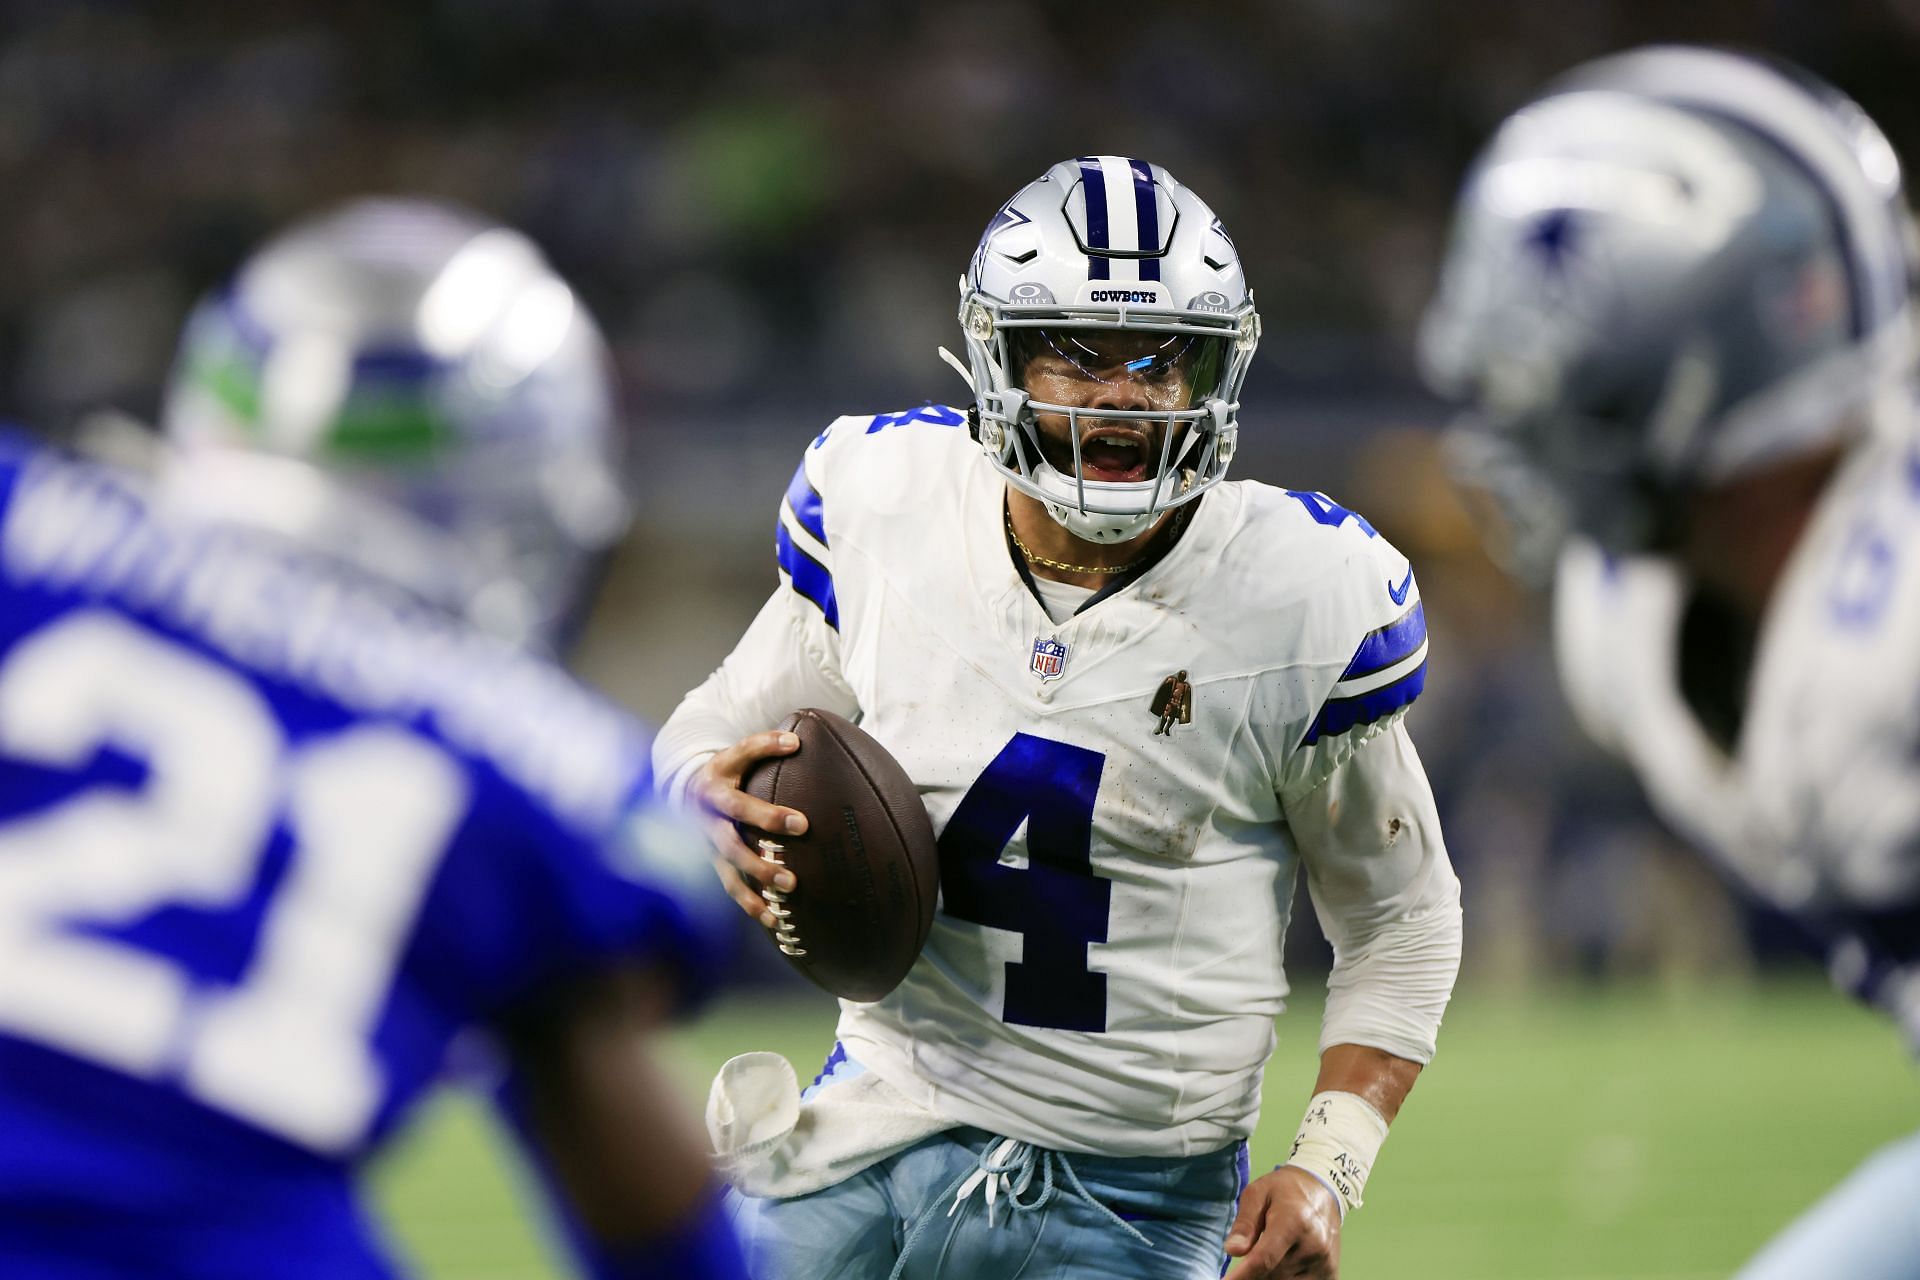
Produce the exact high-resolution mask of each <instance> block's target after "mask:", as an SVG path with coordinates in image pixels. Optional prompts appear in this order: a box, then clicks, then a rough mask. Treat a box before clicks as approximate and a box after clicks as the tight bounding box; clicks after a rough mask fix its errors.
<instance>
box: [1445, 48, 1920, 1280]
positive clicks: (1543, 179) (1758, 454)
mask: <svg viewBox="0 0 1920 1280" xmlns="http://www.w3.org/2000/svg"><path fill="white" fill-rule="evenodd" d="M1911 234H1912V233H1911V223H1910V218H1909V215H1908V212H1907V208H1906V206H1905V203H1904V201H1903V197H1902V193H1901V182H1900V169H1899V165H1898V163H1897V161H1896V160H1895V158H1894V154H1893V152H1892V150H1891V149H1890V148H1889V147H1888V145H1887V142H1886V140H1885V138H1884V137H1883V136H1882V135H1881V133H1880V131H1879V130H1878V129H1877V128H1876V127H1875V126H1874V125H1873V123H1872V122H1871V121H1870V120H1868V119H1867V117H1866V116H1865V115H1864V114H1863V113H1862V112H1861V111H1860V109H1859V108H1858V107H1856V106H1855V105H1854V104H1853V103H1851V102H1849V101H1847V100H1846V99H1845V98H1843V97H1841V96H1840V95H1839V94H1838V93H1836V92H1835V91H1834V90H1832V89H1831V88H1829V87H1828V86H1826V85H1824V84H1821V83H1818V82H1817V81H1814V80H1813V79H1812V78H1811V77H1808V76H1806V75H1805V74H1804V73H1802V72H1799V71H1797V70H1796V69H1794V68H1789V67H1784V66H1778V65H1775V64H1772V63H1767V62H1762V61H1758V60H1755V59H1751V58H1747V57H1744V56H1740V55H1736V54H1732V53H1725V52H1719V51H1715V50H1707V49H1691V48H1683V47H1661V48H1650V49H1645V50H1639V51H1636V52H1633V53H1629V54H1623V55H1620V56H1617V57H1613V58H1608V59H1604V60H1601V61H1599V62H1595V63H1591V64H1588V65H1586V66H1584V67H1581V68H1578V69H1577V70H1575V71H1574V72H1572V73H1570V74H1569V75H1568V76H1567V77H1566V78H1565V79H1564V80H1562V81H1560V82H1559V83H1557V84H1555V85H1554V86H1552V87H1551V88H1550V89H1549V90H1548V91H1547V92H1546V93H1545V94H1544V95H1543V96H1541V97H1540V98H1538V99H1537V100H1535V101H1534V102H1533V103H1531V104H1530V105H1528V106H1526V107H1524V108H1522V109H1521V110H1520V111H1519V112H1518V113H1516V114H1515V115H1514V116H1513V117H1512V118H1511V119H1509V120H1508V121H1507V122H1506V123H1505V124H1504V125H1503V126H1502V127H1501V128H1500V130H1499V132H1498V133H1497V134H1496V135H1495V136H1494V138H1493V140H1492V142H1491V143H1489V144H1488V146H1487V148H1486V150H1485V152H1484V153H1483V155H1482V156H1481V158H1480V160H1479V162H1478V163H1477V164H1476V166H1475V167H1474V169H1473V171H1472V173H1471V174H1470V176H1469V177H1468V179H1467V182H1466V186H1465V189H1464V192H1463V194H1462V196H1461V201H1460V206H1459V211H1458V216H1457V220H1456V224H1455V227H1454V236H1453V242H1452V247H1451V249H1450V252H1449V256H1448V258H1447V261H1446V265H1445V269H1444V272H1443V276H1442V279H1441V284H1440V289H1439V293H1438V296H1437V297H1436V299H1435V301H1434V304H1433V307H1432V310H1431V311H1430V313H1429V315H1428V318H1427V321H1426V325H1425V328H1424V330H1423V334H1422V348H1423V357H1424V361H1425V364H1426V365H1427V367H1428V369H1429V371H1430V375H1431V377H1432V379H1433V381H1434V383H1435V385H1436V387H1437V388H1438V389H1440V390H1441V391H1442V392H1443V393H1445V394H1447V395H1449V396H1451V397H1453V398H1455V399H1456V400H1458V401H1460V402H1462V403H1463V404H1465V405H1466V406H1467V415H1466V417H1465V419H1464V420H1463V421H1462V423H1461V424H1460V426H1459V427H1458V428H1456V431H1455V435H1454V445H1455V447H1456V448H1457V449H1458V451H1459V457H1460V461H1461V465H1462V468H1463V470H1464V471H1465V473H1466V475H1467V478H1469V479H1470V480H1473V481H1474V482H1476V483H1477V484H1478V485H1480V486H1481V487H1483V488H1484V489H1485V490H1486V491H1487V492H1488V493H1490V494H1491V495H1492V496H1493V497H1494V498H1495V499H1496V500H1497V502H1496V506H1497V509H1498V510H1500V512H1501V513H1502V514H1503V515H1504V518H1505V523H1506V525H1507V527H1508V537H1507V546H1508V548H1509V550H1510V551H1511V552H1512V553H1513V556H1514V558H1515V560H1516V562H1517V567H1520V568H1521V569H1523V570H1525V569H1527V568H1529V567H1531V568H1535V569H1538V570H1540V571H1542V572H1545V571H1546V570H1547V568H1548V567H1549V566H1553V565H1554V563H1555V560H1556V557H1557V570H1556V580H1555V592H1556V598H1555V630H1556V644H1557V649H1558V654H1559V660H1560V667H1561V672H1562V678H1563V683H1564V685H1565V687H1566V690H1567V693H1568V696H1569V699H1570V700H1571V702H1572V704H1573V706H1574V709H1575V711H1576V713H1577V714H1578V715H1579V717H1580V718H1581V720H1582V721H1583V722H1584V723H1585V725H1586V726H1587V727H1588V729H1589V730H1590V731H1591V732H1592V733H1593V735H1594V736H1595V737H1596V738H1597V739H1598V740H1599V741H1600V742H1601V743H1602V744H1604V745H1606V746H1608V747H1610V748H1611V749H1613V750H1615V751H1617V752H1618V753H1620V754H1621V755H1622V756H1624V757H1625V758H1626V759H1627V761H1628V762H1629V763H1630V764H1631V765H1632V766H1633V767H1634V769H1635V770H1636V772H1637V773H1638V774H1639V775H1640V778H1641V780H1642V782H1643V783H1644V784H1645V786H1646V789H1647V791H1648V793H1649V795H1650V796H1651V797H1652V799H1653V802H1654V804H1655V805H1656V807H1657V808H1659V809H1660V810H1661V812H1662V813H1663V814H1664V815H1665V816H1666V817H1667V818H1668V819H1669V820H1670V821H1671V822H1672V823H1673V825H1674V826H1675V827H1676V828H1677V829H1679V830H1680V831H1682V832H1683V833H1685V834H1686V835H1688V836H1690V837H1691V838H1692V839H1694V840H1695V841H1697V842H1698V843H1700V844H1701V845H1702V846H1704V847H1705V848H1706V849H1708V850H1709V851H1710V852H1711V853H1712V855H1713V856H1714V858H1715V860H1716V861H1717V863H1718V864H1719V866H1720V867H1722V868H1723V869H1724V870H1725V872H1726V873H1727V874H1729V875H1730V876H1732V877H1733V878H1735V879H1736V880H1737V881H1738V882H1739V883H1740V884H1741V885H1743V886H1744V887H1745V888H1746V890H1747V891H1749V892H1750V893H1752V894H1754V895H1757V896H1758V897H1759V898H1761V899H1763V900H1764V901H1766V902H1768V903H1770V904H1772V905H1773V906H1775V907H1777V908H1780V909H1782V910H1785V911H1789V912H1792V913H1794V914H1795V915H1797V916H1798V917H1799V918H1800V919H1802V920H1803V921H1805V922H1806V923H1807V924H1808V925H1810V926H1811V927H1812V928H1813V929H1814V930H1815V931H1817V932H1818V933H1820V934H1821V935H1823V936H1824V937H1825V938H1826V939H1828V941H1829V943H1830V945H1831V957H1832V964H1833V971H1834V974H1835V976H1836V978H1837V979H1838V980H1839V981H1840V982H1841V983H1842V984H1843V985H1844V986H1847V987H1849V988H1851V989H1852V990H1854V991H1855V992H1856V993H1858V994H1859V995H1861V996H1862V997H1864V998H1866V999H1868V1000H1870V1001H1872V1002H1874V1003H1876V1004H1878V1005H1880V1006H1882V1007H1883V1008H1885V1009H1886V1010H1887V1011H1888V1012H1889V1013H1890V1014H1892V1015H1893V1017H1895V1018H1896V1019H1898V1020H1899V1022H1900V1024H1901V1025H1902V1027H1903V1028H1904V1029H1905V1031H1906V1033H1907V1035H1908V1036H1909V1037H1910V1038H1911V1039H1912V1040H1913V1041H1914V1043H1915V1044H1916V1046H1920V432H1916V424H1917V422H1920V419H1917V418H1916V414H1915V410H1914V405H1913V398H1912V395H1913V388H1912V386H1911V383H1910V377H1911V374H1912V370H1913V353H1914V335H1913V332H1912V329H1911V315H1912V311H1911V307H1910V303H1909V293H1910V277H1911V265H1912V256H1911V249H1912V238H1911ZM1803 1122H1806V1123H1818V1119H1817V1115H1816V1116H1814V1117H1812V1118H1810V1119H1808V1120H1805V1121H1803ZM1783 1158H1785V1159H1789V1160H1791V1159H1792V1158H1793V1157H1792V1153H1791V1150H1788V1151H1787V1152H1786V1153H1785V1154H1784V1156H1783ZM1916 1206H1920V1139H1908V1140H1907V1141H1906V1142H1905V1143H1904V1144H1903V1145H1900V1146H1895V1147H1892V1148H1889V1149H1888V1150H1887V1151H1886V1152H1884V1153H1882V1154H1881V1155H1880V1156H1878V1157H1876V1159H1875V1160H1874V1161H1872V1162H1871V1163H1869V1164H1868V1165H1866V1166H1865V1167H1863V1168H1862V1169H1861V1170H1860V1172H1859V1173H1858V1174H1856V1175H1855V1176H1854V1178H1853V1179H1851V1180H1850V1181H1849V1182H1847V1183H1846V1184H1845V1185H1843V1186H1842V1187H1841V1188H1840V1189H1838V1190H1837V1191H1836V1192H1834V1193H1833V1195H1832V1196H1831V1197H1829V1198H1828V1199H1827V1200H1826V1201H1824V1202H1823V1203H1822V1204H1821V1205H1820V1206H1819V1207H1817V1208H1816V1209H1815V1210H1814V1211H1813V1212H1812V1213H1810V1214H1809V1215H1808V1216H1807V1217H1806V1218H1805V1219H1803V1220H1802V1221H1801V1222H1800V1223H1798V1224H1797V1225H1796V1226H1794V1227H1793V1228H1792V1229H1791V1230H1789V1231H1788V1232H1787V1233H1786V1234H1785V1235H1784V1236H1782V1237H1781V1238H1780V1239H1779V1240H1778V1241H1776V1242H1775V1243H1774V1244H1773V1245H1772V1246H1770V1247H1769V1248H1768V1250H1767V1251H1765V1252H1764V1253H1762V1254H1761V1255H1760V1256H1759V1257H1758V1258H1757V1259H1755V1260H1754V1261H1753V1262H1752V1263H1751V1264H1750V1266H1749V1267H1748V1269H1747V1270H1746V1271H1744V1272H1743V1273H1742V1275H1743V1276H1745V1277H1748V1278H1749V1280H1761V1278H1764V1280H1785V1278H1786V1277H1804V1276H1816V1275H1818V1276H1845V1277H1848V1280H1896V1278H1899V1280H1911V1278H1912V1277H1920V1209H1916ZM1682 1211H1684V1207H1682Z"/></svg>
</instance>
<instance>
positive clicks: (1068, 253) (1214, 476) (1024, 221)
mask: <svg viewBox="0 0 1920 1280" xmlns="http://www.w3.org/2000/svg"><path fill="white" fill-rule="evenodd" d="M960 327H961V330H962V332H963V334H964V336H965V339H966V348H967V364H968V370H967V372H968V377H969V380H970V381H971V383H972V385H973V389H974V406H975V419H976V421H975V428H974V429H975V432H976V434H977V437H978V439H979V441H980V446H981V448H982V449H983V450H984V451H985V452H986V455H987V457H988V459H989V460H990V461H991V462H992V463H993V465H994V466H995V467H996V468H998V469H999V470H1000V471H1001V473H1002V474H1004V475H1005V476H1006V478H1007V482H1008V483H1009V484H1011V485H1013V486H1014V487H1015V488H1017V489H1019V490H1020V491H1021V492H1023V493H1027V494H1030V495H1031V496H1033V497H1035V498H1038V499H1039V500H1040V501H1041V502H1043V503H1045V504H1046V508H1047V510H1048V512H1049V513H1051V514H1052V516H1053V518H1054V519H1055V520H1057V521H1059V522H1060V523H1061V524H1062V525H1064V526H1065V527H1066V528H1067V529H1068V530H1069V531H1070V532H1072V533H1073V534H1075V535H1076V536H1078V537H1082V538H1086V539H1088V540H1090V541H1095V542H1122V541H1126V540H1127V539H1130V538H1133V537H1137V536H1138V535H1139V534H1141V533H1143V532H1144V531H1145V530H1146V529H1147V528H1148V527H1149V526H1150V525H1151V524H1152V523H1153V521H1154V520H1155V519H1156V518H1158V517H1159V515H1160V514H1161V513H1162V512H1164V511H1167V510H1169V509H1171V508H1173V507H1176V506H1179V505H1180V504H1181V503H1184V502H1190V501H1192V500H1193V499H1195V498H1197V497H1199V496H1200V495H1201V494H1202V493H1204V492H1205V491H1206V490H1207V489H1209V488H1211V487H1212V486H1213V485H1215V484H1217V483H1219V481H1220V480H1221V478H1222V477H1224V476H1225V475H1226V471H1227V466H1228V464H1229V463H1230V462H1232V460H1233V452H1234V445H1235V442H1236V438H1237V433H1238V431H1239V411H1240V404H1239V400H1240V387H1241V384H1242V383H1243V382H1244V381H1245V380H1246V376H1247V367H1248V365H1249V364H1250V363H1251V362H1252V360H1253V351H1254V346H1255V344H1256V343H1257V342H1258V341H1259V337H1260V321H1259V317H1258V316H1257V315H1256V314H1255V313H1254V308H1253V295H1252V293H1251V292H1249V291H1248V289H1247V282H1246V278H1245V276H1244V275H1243V274H1242V273H1241V269H1240V256H1239V254H1238V253H1236V252H1235V251H1234V247H1233V241H1232V240H1230V239H1228V238H1227V233H1226V231H1225V229H1224V228H1222V227H1221V225H1220V220H1219V219H1218V218H1216V217H1215V216H1214V214H1213V211H1212V210H1211V209H1209V208H1208V207H1207V206H1206V205H1205V204H1204V203H1202V202H1201V200H1200V198H1199V197H1198V196H1196V195H1194V194H1193V192H1191V191H1189V190H1187V188H1185V187H1184V186H1181V185H1180V183H1178V182H1177V181H1175V180H1174V178H1173V176H1172V175H1171V174H1169V173H1168V172H1167V171H1166V170H1165V169H1162V168H1161V167H1160V166H1159V165H1156V164H1148V163H1146V162H1145V161H1143V160H1136V159H1131V158H1129V157H1126V156H1081V157H1079V158H1078V159H1074V160H1066V161H1062V162H1061V163H1059V164H1056V165H1054V166H1053V167H1052V168H1051V169H1049V170H1048V171H1047V172H1046V174H1045V175H1044V176H1043V177H1041V178H1040V179H1039V180H1038V181H1036V182H1032V183H1029V184H1028V185H1027V186H1026V187H1024V188H1022V189H1021V190H1020V192H1019V193H1018V194H1017V195H1015V196H1014V197H1013V199H1011V200H1009V201H1007V203H1006V204H1005V205H1003V206H1002V207H1001V209H1000V211H999V212H998V213H997V214H995V215H994V217H993V221H992V222H990V223H989V224H988V226H987V229H986V232H985V233H984V234H983V235H982V236H981V237H980V244H979V247H978V248H977V249H975V250H974V254H973V261H972V262H971V263H970V264H969V265H968V267H967V273H966V274H965V275H964V276H962V277H961V279H960ZM1092 330H1109V331H1110V330H1125V331H1129V332H1132V333H1139V334H1150V335H1154V337H1155V339H1157V341H1150V342H1149V344H1148V346H1150V347H1151V348H1152V349H1151V350H1144V351H1143V353H1142V354H1141V356H1140V358H1139V359H1137V360H1135V361H1132V362H1131V363H1129V365H1128V366H1127V367H1128V369H1129V370H1131V369H1133V367H1134V366H1135V365H1143V366H1144V365H1148V364H1153V365H1155V366H1158V367H1171V366H1172V365H1174V364H1175V362H1178V363H1179V364H1180V367H1181V368H1182V369H1183V370H1184V371H1185V376H1187V378H1188V379H1189V382H1190V388H1189V394H1188V395H1187V396H1186V403H1185V404H1183V405H1180V406H1179V407H1177V408H1174V409H1169V410H1165V411H1162V410H1158V409H1147V410H1142V409H1118V408H1102V409H1087V408H1076V407H1071V406H1067V405H1059V404H1048V403H1045V402H1042V401H1036V400H1034V399H1033V398H1032V397H1031V396H1030V395H1029V394H1028V391H1027V389H1026V387H1025V386H1024V385H1023V374H1024V371H1025V367H1026V362H1027V361H1028V360H1029V359H1031V358H1032V357H1033V356H1034V355H1035V354H1036V353H1038V352H1041V351H1046V352H1049V353H1051V354H1052V355H1054V356H1057V357H1060V358H1062V359H1065V360H1067V361H1068V362H1069V363H1070V364H1074V365H1082V366H1084V365H1086V356H1087V353H1086V349H1085V348H1084V347H1083V346H1082V345H1081V344H1080V343H1079V342H1078V341H1077V340H1076V334H1085V333H1086V332H1087V331H1092ZM1087 372H1088V373H1089V375H1090V376H1093V375H1094V371H1093V370H1092V369H1091V368H1090V367H1089V368H1088V369H1087ZM1036 414H1057V415H1059V416H1061V417H1063V418H1065V419H1066V420H1067V422H1068V426H1069V432H1070V436H1071V440H1072V448H1073V468H1072V473H1071V474H1066V473H1063V472H1062V471H1061V470H1060V469H1059V468H1058V467H1056V466H1054V465H1052V464H1051V463H1049V462H1048V461H1047V459H1046V458H1045V457H1044V456H1043V454H1042V452H1041V445H1040V436H1039V427H1038V424H1037V422H1036V420H1035V415H1036ZM1143 422H1158V423H1165V424H1166V425H1167V430H1166V433H1165V436H1164V439H1163V442H1162V448H1161V450H1160V457H1158V458H1157V459H1144V460H1143V461H1144V462H1145V463H1146V478H1145V479H1142V480H1138V481H1094V480H1088V479H1086V478H1085V476H1084V473H1083V469H1082V466H1081V456H1080V455H1081V449H1082V447H1083V444H1084V443H1085V442H1086V441H1087V440H1089V439H1091V438H1092V437H1093V436H1095V435H1096V434H1097V433H1098V430H1099V428H1100V426H1101V424H1102V423H1108V424H1115V425H1124V424H1139V423H1143Z"/></svg>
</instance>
